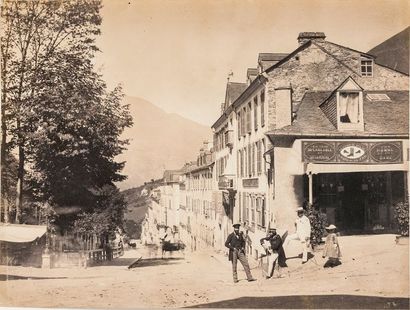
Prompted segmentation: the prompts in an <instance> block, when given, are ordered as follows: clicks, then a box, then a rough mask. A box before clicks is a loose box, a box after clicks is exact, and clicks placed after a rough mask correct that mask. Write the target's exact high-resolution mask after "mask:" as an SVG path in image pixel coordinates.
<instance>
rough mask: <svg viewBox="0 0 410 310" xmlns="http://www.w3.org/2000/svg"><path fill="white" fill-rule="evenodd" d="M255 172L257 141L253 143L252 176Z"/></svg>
mask: <svg viewBox="0 0 410 310" xmlns="http://www.w3.org/2000/svg"><path fill="white" fill-rule="evenodd" d="M255 174H256V173H255V143H252V176H254V175H255Z"/></svg>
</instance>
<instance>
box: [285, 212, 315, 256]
mask: <svg viewBox="0 0 410 310" xmlns="http://www.w3.org/2000/svg"><path fill="white" fill-rule="evenodd" d="M297 214H298V217H297V218H296V221H295V228H296V233H294V234H292V235H290V236H288V237H287V238H286V246H287V245H288V244H289V242H290V241H292V240H299V241H300V243H301V244H302V249H303V254H302V264H304V263H306V262H307V260H308V251H310V250H309V249H310V231H311V227H310V220H309V218H308V217H307V216H306V215H305V212H304V210H303V208H298V209H297Z"/></svg>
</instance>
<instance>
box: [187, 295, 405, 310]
mask: <svg viewBox="0 0 410 310" xmlns="http://www.w3.org/2000/svg"><path fill="white" fill-rule="evenodd" d="M189 308H237V309H244V308H247V309H409V298H398V297H376V296H356V295H301V296H276V297H241V298H236V299H230V300H223V301H217V302H212V303H207V304H200V305H196V306H191V307H189Z"/></svg>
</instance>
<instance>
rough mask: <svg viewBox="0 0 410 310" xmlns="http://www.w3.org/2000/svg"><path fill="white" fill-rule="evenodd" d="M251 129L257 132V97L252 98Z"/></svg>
mask: <svg viewBox="0 0 410 310" xmlns="http://www.w3.org/2000/svg"><path fill="white" fill-rule="evenodd" d="M253 124H254V125H253V127H255V131H256V130H258V96H255V98H253Z"/></svg>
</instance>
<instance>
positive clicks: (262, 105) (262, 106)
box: [261, 89, 265, 127]
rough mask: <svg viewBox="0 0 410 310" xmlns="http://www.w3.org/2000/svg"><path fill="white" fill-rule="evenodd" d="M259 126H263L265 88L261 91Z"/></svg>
mask: <svg viewBox="0 0 410 310" xmlns="http://www.w3.org/2000/svg"><path fill="white" fill-rule="evenodd" d="M261 126H262V127H263V126H265V90H264V89H263V90H262V92H261Z"/></svg>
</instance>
